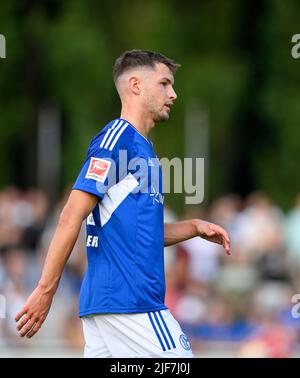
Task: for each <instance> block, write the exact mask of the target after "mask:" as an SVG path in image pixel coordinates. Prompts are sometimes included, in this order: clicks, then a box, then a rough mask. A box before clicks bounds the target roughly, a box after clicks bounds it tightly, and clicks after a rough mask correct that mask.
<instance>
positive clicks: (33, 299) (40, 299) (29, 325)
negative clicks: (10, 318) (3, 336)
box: [15, 286, 53, 338]
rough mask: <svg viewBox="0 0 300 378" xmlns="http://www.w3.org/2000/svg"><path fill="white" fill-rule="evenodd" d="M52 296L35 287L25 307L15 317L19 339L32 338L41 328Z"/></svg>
mask: <svg viewBox="0 0 300 378" xmlns="http://www.w3.org/2000/svg"><path fill="white" fill-rule="evenodd" d="M52 299H53V294H52V293H49V292H46V291H45V290H44V289H43V288H41V287H39V286H38V287H37V288H36V289H35V290H34V291H33V292H32V294H31V295H30V297H29V298H28V299H27V302H26V304H25V306H24V307H23V308H22V310H21V311H20V312H19V313H18V315H17V316H16V317H15V320H16V322H18V321H19V320H20V322H19V324H18V326H17V329H18V331H19V335H20V336H21V337H24V336H27V337H28V338H30V337H32V336H33V335H34V334H36V333H37V332H38V330H39V329H40V328H41V326H42V324H43V322H44V320H45V319H46V317H47V315H48V312H49V310H50V306H51V303H52Z"/></svg>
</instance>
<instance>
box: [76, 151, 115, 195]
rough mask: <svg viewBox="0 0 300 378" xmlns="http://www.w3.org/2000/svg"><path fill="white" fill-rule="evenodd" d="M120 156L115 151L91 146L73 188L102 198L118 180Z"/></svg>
mask: <svg viewBox="0 0 300 378" xmlns="http://www.w3.org/2000/svg"><path fill="white" fill-rule="evenodd" d="M117 172H118V157H117V156H116V154H115V153H114V151H109V150H107V149H104V148H102V149H101V148H99V147H98V148H90V149H89V150H88V154H87V158H86V160H85V162H84V164H83V167H82V169H81V171H80V173H79V175H78V177H77V180H76V182H75V184H74V186H73V189H76V190H82V191H84V192H87V193H91V194H94V195H95V196H97V197H98V198H99V199H100V200H102V199H103V197H104V194H105V193H106V191H107V190H108V188H109V187H111V186H113V185H114V184H115V183H116V182H117V179H118V177H117Z"/></svg>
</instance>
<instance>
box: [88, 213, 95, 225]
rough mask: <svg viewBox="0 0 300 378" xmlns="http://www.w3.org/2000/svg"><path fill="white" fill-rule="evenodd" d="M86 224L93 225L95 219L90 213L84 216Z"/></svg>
mask: <svg viewBox="0 0 300 378" xmlns="http://www.w3.org/2000/svg"><path fill="white" fill-rule="evenodd" d="M86 224H88V225H90V226H95V221H94V217H93V214H92V213H91V214H90V215H89V216H88V217H87V218H86Z"/></svg>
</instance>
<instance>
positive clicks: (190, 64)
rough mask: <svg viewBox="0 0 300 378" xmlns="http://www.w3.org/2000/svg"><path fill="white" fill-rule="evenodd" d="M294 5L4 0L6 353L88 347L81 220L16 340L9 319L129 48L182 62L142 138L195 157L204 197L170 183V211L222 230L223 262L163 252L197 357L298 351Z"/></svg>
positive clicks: (31, 282)
mask: <svg viewBox="0 0 300 378" xmlns="http://www.w3.org/2000/svg"><path fill="white" fill-rule="evenodd" d="M299 12H300V4H299V1H297V0H288V1H286V2H282V1H280V0H260V1H255V2H254V1H251V0H244V1H243V2H241V1H238V0H230V1H226V2H223V1H221V0H211V1H198V2H194V1H191V0H186V1H184V2H182V1H179V0H164V1H162V0H161V1H159V0H149V1H147V2H145V1H141V0H131V1H130V2H128V1H125V0H119V1H114V0H112V1H109V2H99V1H96V0H87V1H85V2H82V1H77V0H73V1H71V0H63V1H58V0H44V1H42V0H22V1H19V0H2V1H1V3H0V34H3V35H4V36H5V38H6V59H0V114H1V116H0V172H1V175H0V301H1V304H2V308H3V306H4V305H5V306H4V307H5V314H3V311H2V314H1V312H0V315H2V316H0V357H14V356H23V357H39V356H41V357H81V356H82V348H83V337H82V328H81V322H80V320H79V319H78V318H77V299H78V291H79V288H80V285H81V280H82V276H83V274H84V271H85V264H86V258H85V227H84V225H83V227H82V231H81V234H80V236H79V238H78V241H77V244H76V246H75V248H74V251H73V253H72V255H71V258H70V260H69V262H68V264H67V266H66V269H65V271H64V274H63V277H62V280H61V283H60V286H59V290H58V292H57V294H56V296H55V300H54V303H53V305H52V308H51V311H50V313H49V315H48V318H47V320H46V322H45V323H44V325H43V328H42V329H41V331H40V332H39V334H38V335H36V337H35V338H33V339H32V340H30V341H28V340H23V339H21V338H20V337H18V334H17V331H16V324H15V322H14V317H15V315H16V313H17V312H18V311H19V310H20V308H21V307H22V306H23V305H24V303H25V301H26V298H27V296H28V294H30V292H31V291H32V290H33V288H34V287H35V285H36V283H37V281H38V279H39V276H40V272H41V269H42V264H43V261H44V258H45V254H46V253H47V248H48V246H49V243H50V240H51V237H52V235H53V233H54V230H55V226H56V223H57V219H58V216H59V213H60V211H61V209H62V207H63V205H64V203H65V201H66V198H67V196H68V194H69V191H70V188H71V187H72V184H73V183H74V181H75V179H76V177H77V174H78V173H79V170H80V168H81V165H82V163H83V161H84V159H85V156H86V151H87V148H88V145H89V142H90V140H91V139H92V137H93V136H94V135H95V134H96V133H97V132H99V131H100V130H101V129H102V127H104V125H105V124H106V123H108V122H109V121H110V120H111V119H114V118H116V117H118V116H119V111H120V102H119V99H118V96H117V93H116V90H115V88H114V85H113V81H112V66H113V64H114V61H115V59H116V58H117V57H118V56H119V55H120V54H121V53H122V52H123V51H125V50H130V49H133V48H138V49H149V50H154V51H158V52H161V53H163V54H165V55H166V56H168V57H170V58H173V59H174V60H175V61H176V62H178V63H181V65H182V67H181V68H180V69H179V70H178V72H177V74H176V78H175V79H176V80H175V90H176V92H177V95H178V99H177V101H176V103H175V106H174V107H173V108H172V114H171V118H170V120H169V122H167V123H166V124H159V125H157V126H156V128H155V129H154V130H153V133H152V135H151V138H152V140H153V143H154V148H155V150H156V152H157V155H158V157H159V158H162V157H168V158H169V159H172V158H173V157H180V158H184V157H194V158H195V157H204V158H205V197H204V201H203V203H201V204H200V205H187V204H186V203H185V200H184V198H185V194H184V193H182V194H180V193H172V191H171V193H170V194H166V197H165V204H166V214H165V216H166V220H167V221H175V220H179V219H185V218H190V217H200V218H202V219H205V220H209V221H213V222H215V223H218V224H220V225H222V226H223V227H225V228H226V229H227V230H228V232H229V233H230V236H231V239H232V256H230V257H228V256H226V255H225V254H224V251H223V250H222V249H221V248H219V247H218V246H217V245H215V244H212V243H209V242H206V241H205V240H203V239H200V238H194V239H192V240H189V241H187V242H184V243H181V244H179V245H177V246H176V247H168V248H166V251H165V264H166V278H167V295H166V302H167V305H168V306H169V308H170V309H171V311H172V312H173V314H174V315H175V317H176V318H177V319H178V321H179V322H180V323H181V324H182V328H183V330H184V331H185V332H186V334H187V335H188V336H189V338H190V340H191V343H192V346H193V349H194V352H195V355H197V356H199V357H211V356H216V357H300V312H298V313H297V311H294V313H293V310H292V309H293V306H295V304H293V303H292V298H293V296H295V294H297V293H300V170H299V166H300V153H299V152H300V128H299V122H300V106H299V104H300V85H299V84H300V59H294V58H293V57H292V54H291V49H292V47H293V43H292V42H291V39H292V36H293V35H294V34H297V33H300V29H299ZM297 124H298V126H297ZM294 309H295V308H294ZM293 314H294V316H293ZM3 315H5V317H4V316H3ZM295 315H299V316H295Z"/></svg>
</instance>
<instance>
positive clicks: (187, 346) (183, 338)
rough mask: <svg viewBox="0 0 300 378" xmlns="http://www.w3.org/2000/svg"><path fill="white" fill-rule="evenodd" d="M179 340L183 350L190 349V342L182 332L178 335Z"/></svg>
mask: <svg viewBox="0 0 300 378" xmlns="http://www.w3.org/2000/svg"><path fill="white" fill-rule="evenodd" d="M179 341H180V344H181V346H182V347H183V348H184V349H185V350H190V349H191V345H190V342H189V340H188V338H187V336H186V335H185V334H184V333H183V334H182V335H180V337H179Z"/></svg>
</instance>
